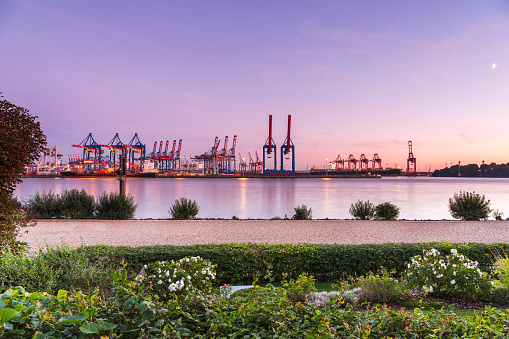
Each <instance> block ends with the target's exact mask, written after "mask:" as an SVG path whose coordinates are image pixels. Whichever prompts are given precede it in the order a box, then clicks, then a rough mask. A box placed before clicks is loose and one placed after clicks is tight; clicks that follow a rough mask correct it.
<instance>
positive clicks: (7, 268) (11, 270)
mask: <svg viewBox="0 0 509 339" xmlns="http://www.w3.org/2000/svg"><path fill="white" fill-rule="evenodd" d="M58 285H59V274H58V271H57V270H56V269H55V268H54V267H53V265H51V264H50V263H48V262H47V261H46V260H45V259H44V258H42V257H39V256H34V255H29V256H28V255H25V254H12V253H11V252H6V253H4V254H3V257H2V258H1V259H0V287H1V289H2V290H6V289H8V288H11V287H15V286H26V288H27V289H28V290H30V291H47V292H49V293H55V292H56V288H57V287H58Z"/></svg>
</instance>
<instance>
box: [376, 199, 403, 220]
mask: <svg viewBox="0 0 509 339" xmlns="http://www.w3.org/2000/svg"><path fill="white" fill-rule="evenodd" d="M398 217H399V207H398V206H396V205H394V204H391V203H390V202H384V203H381V204H379V205H376V207H375V219H377V220H396V219H398Z"/></svg>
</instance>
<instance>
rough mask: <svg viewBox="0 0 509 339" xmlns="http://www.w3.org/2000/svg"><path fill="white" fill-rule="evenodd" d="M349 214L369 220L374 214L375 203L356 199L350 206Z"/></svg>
mask: <svg viewBox="0 0 509 339" xmlns="http://www.w3.org/2000/svg"><path fill="white" fill-rule="evenodd" d="M350 214H351V215H352V216H353V217H354V218H356V219H361V220H369V219H371V218H373V217H374V216H375V205H373V204H372V203H371V202H369V200H368V201H366V202H364V201H361V200H358V201H357V202H356V203H355V204H352V205H351V206H350Z"/></svg>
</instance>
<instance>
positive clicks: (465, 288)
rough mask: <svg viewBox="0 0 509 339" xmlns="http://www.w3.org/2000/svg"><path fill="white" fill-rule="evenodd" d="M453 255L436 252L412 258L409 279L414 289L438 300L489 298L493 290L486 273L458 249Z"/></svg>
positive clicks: (453, 251) (426, 252)
mask: <svg viewBox="0 0 509 339" xmlns="http://www.w3.org/2000/svg"><path fill="white" fill-rule="evenodd" d="M450 253H451V254H450V255H441V254H440V251H438V250H437V249H435V248H432V249H431V250H428V251H427V250H424V251H423V255H422V256H421V255H417V256H415V257H412V258H410V262H409V263H408V264H407V267H408V269H407V271H406V274H405V275H406V277H407V279H408V280H409V281H410V282H411V283H412V285H413V286H414V287H415V288H417V289H419V290H422V291H424V292H427V293H430V294H433V295H438V296H445V297H450V296H471V297H473V296H477V295H486V294H487V293H488V292H489V291H490V289H491V288H492V286H493V284H494V283H493V281H491V280H490V279H489V276H488V274H487V273H485V272H482V271H481V269H480V268H479V267H478V265H479V263H478V262H476V261H472V260H470V259H468V258H467V257H465V256H464V255H462V254H459V253H458V251H457V250H456V249H454V248H453V249H451V251H450Z"/></svg>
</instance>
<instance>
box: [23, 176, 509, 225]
mask: <svg viewBox="0 0 509 339" xmlns="http://www.w3.org/2000/svg"><path fill="white" fill-rule="evenodd" d="M118 186H119V183H118V181H117V180H116V179H115V178H53V179H50V178H25V179H23V183H22V184H19V185H18V187H17V188H16V190H15V192H14V194H15V195H16V196H17V197H18V198H20V199H27V198H29V197H30V196H33V195H35V193H36V192H37V191H39V192H43V191H46V192H49V191H51V192H53V193H61V192H62V191H64V190H66V189H67V190H69V189H73V188H76V189H79V190H81V189H85V191H87V193H89V194H93V195H94V196H98V195H99V194H101V193H103V192H110V191H118ZM508 187H509V178H432V177H385V178H382V179H366V178H334V179H329V178H299V179H290V178H278V179H262V178H249V179H247V178H178V179H175V178H173V179H168V178H157V179H147V178H128V179H127V192H128V193H129V194H131V195H132V196H133V197H134V200H135V202H136V203H137V204H138V208H137V210H136V214H135V218H137V219H149V218H152V219H164V218H169V217H170V214H169V212H168V210H169V209H170V206H171V205H172V204H173V202H174V201H175V199H178V198H180V197H186V198H188V199H192V200H196V202H197V203H198V205H199V206H200V211H199V213H198V216H197V217H198V218H227V219H230V218H232V217H233V216H236V217H238V218H240V219H248V218H251V219H258V218H261V219H270V218H272V217H275V216H278V217H282V218H283V217H285V215H286V216H288V217H291V216H292V215H293V214H294V207H295V206H298V205H301V204H304V205H306V206H308V207H310V208H312V213H313V219H325V218H329V219H351V218H352V216H351V215H350V213H349V208H350V205H351V204H352V203H354V202H356V201H357V200H359V199H360V200H364V201H365V200H369V201H371V202H372V203H374V204H379V203H382V202H385V201H389V202H391V203H393V204H395V205H396V206H398V207H399V208H400V219H407V220H428V219H430V220H441V219H452V217H451V215H450V213H449V212H448V210H447V204H448V200H449V198H451V197H452V196H453V195H454V193H459V192H460V191H469V192H472V191H475V192H476V193H480V194H485V195H486V198H487V199H490V200H491V206H492V208H499V209H500V210H501V211H502V212H504V211H505V213H506V215H505V217H508V216H509V191H508Z"/></svg>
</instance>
